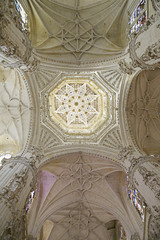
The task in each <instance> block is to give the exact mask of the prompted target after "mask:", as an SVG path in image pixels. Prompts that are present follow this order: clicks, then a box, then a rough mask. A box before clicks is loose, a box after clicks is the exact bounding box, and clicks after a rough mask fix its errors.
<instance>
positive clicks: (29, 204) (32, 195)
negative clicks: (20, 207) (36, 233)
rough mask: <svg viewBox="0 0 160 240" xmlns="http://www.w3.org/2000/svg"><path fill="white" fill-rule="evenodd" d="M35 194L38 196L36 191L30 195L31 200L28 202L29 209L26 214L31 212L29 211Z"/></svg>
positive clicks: (27, 208)
mask: <svg viewBox="0 0 160 240" xmlns="http://www.w3.org/2000/svg"><path fill="white" fill-rule="evenodd" d="M35 194H36V190H35V191H32V192H31V193H30V195H29V200H28V204H27V207H26V214H27V213H28V212H29V210H30V208H31V205H32V202H33V200H34V198H35Z"/></svg>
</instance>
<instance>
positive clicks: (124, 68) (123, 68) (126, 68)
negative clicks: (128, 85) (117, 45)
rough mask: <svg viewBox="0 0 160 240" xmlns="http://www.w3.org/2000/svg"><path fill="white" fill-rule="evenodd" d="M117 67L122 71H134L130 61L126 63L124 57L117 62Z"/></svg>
mask: <svg viewBox="0 0 160 240" xmlns="http://www.w3.org/2000/svg"><path fill="white" fill-rule="evenodd" d="M118 65H119V68H120V70H121V72H122V73H126V74H129V75H132V74H133V73H134V72H135V69H134V68H133V66H132V64H131V63H127V62H126V61H125V60H124V59H123V60H121V61H119V62H118Z"/></svg>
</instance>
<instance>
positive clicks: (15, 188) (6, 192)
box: [0, 167, 28, 212]
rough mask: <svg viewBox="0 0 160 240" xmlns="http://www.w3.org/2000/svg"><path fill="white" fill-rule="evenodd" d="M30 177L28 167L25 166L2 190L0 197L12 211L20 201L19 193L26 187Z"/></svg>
mask: <svg viewBox="0 0 160 240" xmlns="http://www.w3.org/2000/svg"><path fill="white" fill-rule="evenodd" d="M27 178H28V169H27V167H24V168H23V169H22V170H21V171H20V172H18V173H16V174H15V175H14V176H13V177H12V179H11V180H10V181H9V183H8V184H7V185H6V186H5V187H4V188H3V189H2V190H1V192H0V199H1V200H4V201H5V204H6V205H7V206H8V207H9V208H10V210H11V212H12V211H13V210H14V208H15V204H16V203H17V202H18V199H19V194H20V193H21V191H22V189H23V188H24V187H25V184H26V181H27Z"/></svg>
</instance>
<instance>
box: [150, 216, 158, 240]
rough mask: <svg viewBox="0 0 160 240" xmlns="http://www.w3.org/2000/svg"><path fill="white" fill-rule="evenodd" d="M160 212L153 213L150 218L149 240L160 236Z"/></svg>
mask: <svg viewBox="0 0 160 240" xmlns="http://www.w3.org/2000/svg"><path fill="white" fill-rule="evenodd" d="M159 219H160V212H158V213H157V214H156V215H154V216H153V215H151V217H150V220H149V238H148V239H149V240H159V236H160V223H159Z"/></svg>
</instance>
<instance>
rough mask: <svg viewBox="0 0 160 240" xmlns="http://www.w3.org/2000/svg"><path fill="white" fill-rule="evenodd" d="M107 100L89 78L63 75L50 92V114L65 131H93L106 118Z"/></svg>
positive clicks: (71, 132)
mask: <svg viewBox="0 0 160 240" xmlns="http://www.w3.org/2000/svg"><path fill="white" fill-rule="evenodd" d="M107 100H108V95H107V93H105V92H104V91H103V90H102V89H100V88H99V87H98V86H97V85H96V84H95V83H94V82H93V81H92V80H90V79H83V78H78V79H75V78H70V79H64V80H63V82H61V83H60V84H59V85H58V86H56V87H55V88H54V89H53V90H52V91H51V92H50V94H49V105H50V116H51V119H52V120H53V121H55V122H56V123H57V124H59V125H60V127H61V128H62V129H63V130H64V131H65V132H66V133H69V134H90V133H92V132H94V131H95V130H96V129H97V128H98V127H100V126H101V125H102V123H103V122H104V121H105V120H107V117H108V115H107V112H108V111H107V105H108V104H107Z"/></svg>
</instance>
